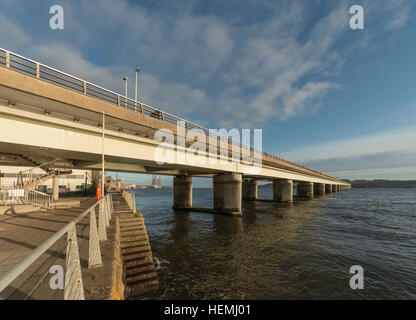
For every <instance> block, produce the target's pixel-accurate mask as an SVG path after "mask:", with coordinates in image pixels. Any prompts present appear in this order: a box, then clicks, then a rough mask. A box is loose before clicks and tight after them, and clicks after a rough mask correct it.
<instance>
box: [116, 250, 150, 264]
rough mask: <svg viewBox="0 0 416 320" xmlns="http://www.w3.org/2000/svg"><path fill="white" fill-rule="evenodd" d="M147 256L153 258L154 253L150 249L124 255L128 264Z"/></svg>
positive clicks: (124, 259)
mask: <svg viewBox="0 0 416 320" xmlns="http://www.w3.org/2000/svg"><path fill="white" fill-rule="evenodd" d="M147 256H152V251H150V250H149V249H147V250H143V251H138V252H134V253H128V254H124V253H123V254H122V258H123V261H126V262H129V261H132V260H134V259H138V258H143V257H147Z"/></svg>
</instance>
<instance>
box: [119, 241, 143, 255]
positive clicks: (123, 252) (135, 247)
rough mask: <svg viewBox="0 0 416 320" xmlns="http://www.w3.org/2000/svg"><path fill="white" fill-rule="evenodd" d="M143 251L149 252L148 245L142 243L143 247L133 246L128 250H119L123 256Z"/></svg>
mask: <svg viewBox="0 0 416 320" xmlns="http://www.w3.org/2000/svg"><path fill="white" fill-rule="evenodd" d="M144 249H147V250H150V247H149V243H144V244H143V245H139V246H134V247H130V248H121V253H122V254H123V255H124V254H129V253H134V252H138V251H142V250H144Z"/></svg>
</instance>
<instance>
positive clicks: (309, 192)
mask: <svg viewBox="0 0 416 320" xmlns="http://www.w3.org/2000/svg"><path fill="white" fill-rule="evenodd" d="M298 196H299V197H301V198H304V199H313V183H312V182H298Z"/></svg>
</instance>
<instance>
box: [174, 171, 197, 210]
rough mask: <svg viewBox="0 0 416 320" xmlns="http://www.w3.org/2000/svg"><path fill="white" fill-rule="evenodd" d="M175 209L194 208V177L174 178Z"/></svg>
mask: <svg viewBox="0 0 416 320" xmlns="http://www.w3.org/2000/svg"><path fill="white" fill-rule="evenodd" d="M173 207H174V208H190V207H192V177H189V176H177V177H174V178H173Z"/></svg>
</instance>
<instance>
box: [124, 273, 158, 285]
mask: <svg viewBox="0 0 416 320" xmlns="http://www.w3.org/2000/svg"><path fill="white" fill-rule="evenodd" d="M153 278H156V279H157V274H156V272H155V271H154V270H153V271H152V270H147V271H143V272H139V273H136V274H131V275H128V276H126V282H127V284H130V283H137V282H138V281H142V280H146V279H153Z"/></svg>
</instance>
